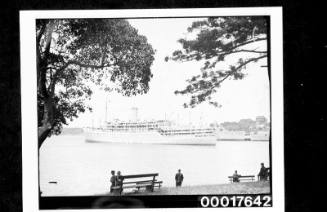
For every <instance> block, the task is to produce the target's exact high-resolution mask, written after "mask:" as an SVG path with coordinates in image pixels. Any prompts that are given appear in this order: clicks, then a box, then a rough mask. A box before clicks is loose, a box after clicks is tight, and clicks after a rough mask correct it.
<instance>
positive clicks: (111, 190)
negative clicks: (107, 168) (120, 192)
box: [110, 171, 116, 193]
mask: <svg viewBox="0 0 327 212" xmlns="http://www.w3.org/2000/svg"><path fill="white" fill-rule="evenodd" d="M110 183H111V185H110V193H112V192H113V189H112V187H114V186H116V175H115V171H111V177H110Z"/></svg>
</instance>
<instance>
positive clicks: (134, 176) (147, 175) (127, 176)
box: [123, 173, 159, 179]
mask: <svg viewBox="0 0 327 212" xmlns="http://www.w3.org/2000/svg"><path fill="white" fill-rule="evenodd" d="M156 176H159V174H158V173H152V174H133V175H123V179H129V178H139V177H156Z"/></svg>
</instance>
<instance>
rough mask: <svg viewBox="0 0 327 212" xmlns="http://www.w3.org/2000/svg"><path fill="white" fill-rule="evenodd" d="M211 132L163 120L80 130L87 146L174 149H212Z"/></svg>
mask: <svg viewBox="0 0 327 212" xmlns="http://www.w3.org/2000/svg"><path fill="white" fill-rule="evenodd" d="M215 131H216V129H215V128H211V127H193V126H177V125H174V124H172V123H171V122H169V121H166V120H158V121H134V122H124V121H115V122H106V126H104V127H100V128H86V129H84V132H85V140H86V141H87V142H105V143H132V144H174V145H216V133H215Z"/></svg>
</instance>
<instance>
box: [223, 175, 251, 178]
mask: <svg viewBox="0 0 327 212" xmlns="http://www.w3.org/2000/svg"><path fill="white" fill-rule="evenodd" d="M238 177H239V178H252V177H255V176H254V175H240V176H238ZM228 178H233V176H228Z"/></svg>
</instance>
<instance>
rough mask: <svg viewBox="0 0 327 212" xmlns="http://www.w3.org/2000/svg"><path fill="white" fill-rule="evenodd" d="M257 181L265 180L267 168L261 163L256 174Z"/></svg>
mask: <svg viewBox="0 0 327 212" xmlns="http://www.w3.org/2000/svg"><path fill="white" fill-rule="evenodd" d="M258 179H259V181H263V180H267V168H266V167H265V165H264V164H263V163H261V168H260V172H259V174H258Z"/></svg>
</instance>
